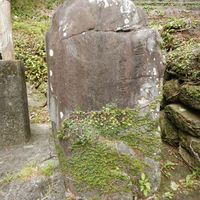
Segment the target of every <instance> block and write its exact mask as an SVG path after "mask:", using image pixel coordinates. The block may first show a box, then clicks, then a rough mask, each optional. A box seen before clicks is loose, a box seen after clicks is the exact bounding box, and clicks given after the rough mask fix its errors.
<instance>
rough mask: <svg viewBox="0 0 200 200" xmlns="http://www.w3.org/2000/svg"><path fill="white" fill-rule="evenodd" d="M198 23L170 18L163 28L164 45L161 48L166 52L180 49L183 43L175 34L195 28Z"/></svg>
mask: <svg viewBox="0 0 200 200" xmlns="http://www.w3.org/2000/svg"><path fill="white" fill-rule="evenodd" d="M196 26H197V21H195V20H193V21H191V22H189V21H188V20H186V19H185V18H170V19H169V20H168V21H167V23H166V24H165V25H164V26H163V27H162V30H161V36H162V39H163V43H162V45H161V47H162V48H163V49H165V50H166V51H170V50H174V49H176V48H178V47H179V46H180V45H181V43H182V41H181V40H180V39H178V38H176V37H175V33H176V32H178V31H182V30H188V29H191V28H195V27H196Z"/></svg>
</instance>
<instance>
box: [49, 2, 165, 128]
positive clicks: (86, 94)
mask: <svg viewBox="0 0 200 200" xmlns="http://www.w3.org/2000/svg"><path fill="white" fill-rule="evenodd" d="M146 24H147V20H146V16H145V14H144V12H143V11H141V10H140V9H138V8H136V7H135V5H134V4H133V3H132V2H131V1H129V0H124V1H119V0H84V1H83V0H75V1H69V2H67V1H66V2H65V3H64V4H63V5H62V6H61V7H60V8H59V9H58V10H57V12H56V13H55V15H54V17H53V20H52V27H51V29H50V31H49V32H48V33H47V37H46V43H47V52H48V56H47V61H48V67H49V109H50V114H51V120H52V122H53V123H54V125H55V127H57V128H58V127H59V126H60V124H61V122H62V121H63V120H64V118H65V117H66V116H67V115H68V114H69V113H70V112H71V111H73V110H74V109H77V108H78V109H82V110H85V111H90V110H98V109H100V108H101V107H102V106H104V105H106V104H111V103H115V104H116V105H118V106H119V107H131V108H133V107H135V106H138V105H140V106H141V107H146V106H147V105H148V104H149V103H150V102H152V101H153V100H154V99H155V98H156V97H157V96H158V94H159V84H160V79H161V77H162V74H163V64H162V56H161V54H160V51H159V49H158V47H157V45H158V40H159V35H158V34H157V32H156V31H154V30H151V29H149V28H148V27H147V25H146Z"/></svg>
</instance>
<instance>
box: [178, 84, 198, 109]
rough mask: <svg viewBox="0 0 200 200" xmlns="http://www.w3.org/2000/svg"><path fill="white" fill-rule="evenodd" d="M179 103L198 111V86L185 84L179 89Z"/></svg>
mask: <svg viewBox="0 0 200 200" xmlns="http://www.w3.org/2000/svg"><path fill="white" fill-rule="evenodd" d="M180 101H181V102H182V103H183V104H185V105H187V106H189V107H191V108H194V109H197V110H200V86H199V85H189V84H186V85H184V86H182V87H181V90H180Z"/></svg>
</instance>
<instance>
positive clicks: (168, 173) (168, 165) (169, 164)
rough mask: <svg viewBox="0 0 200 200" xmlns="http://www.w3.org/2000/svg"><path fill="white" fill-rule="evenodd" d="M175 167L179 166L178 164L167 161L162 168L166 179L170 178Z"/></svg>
mask: <svg viewBox="0 0 200 200" xmlns="http://www.w3.org/2000/svg"><path fill="white" fill-rule="evenodd" d="M175 166H177V164H176V163H174V162H171V161H167V162H166V163H165V164H164V165H163V167H162V172H163V173H164V175H165V176H166V177H168V178H170V176H171V171H172V170H174V169H175Z"/></svg>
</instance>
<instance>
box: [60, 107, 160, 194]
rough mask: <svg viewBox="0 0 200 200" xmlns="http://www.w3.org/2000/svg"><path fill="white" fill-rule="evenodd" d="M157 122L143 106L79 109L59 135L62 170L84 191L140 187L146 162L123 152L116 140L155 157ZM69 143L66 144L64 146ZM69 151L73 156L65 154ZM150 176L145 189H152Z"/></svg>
mask: <svg viewBox="0 0 200 200" xmlns="http://www.w3.org/2000/svg"><path fill="white" fill-rule="evenodd" d="M156 131H157V122H156V121H154V120H152V118H151V117H150V116H149V115H145V116H142V115H141V114H140V112H139V109H136V110H132V109H129V108H125V109H120V108H117V107H116V106H113V105H108V106H106V107H103V108H102V110H100V111H92V112H89V113H87V112H82V111H75V112H74V113H71V115H70V117H69V118H68V119H66V120H65V121H64V124H63V129H62V130H61V131H59V132H58V135H57V138H59V140H60V142H61V146H62V148H64V149H65V150H64V151H62V149H61V148H59V151H58V156H59V160H60V162H61V163H62V164H61V165H62V168H63V169H64V170H63V169H62V170H63V171H64V173H65V174H67V176H69V177H71V179H72V180H74V182H75V183H76V185H77V187H78V188H80V190H85V189H86V190H89V189H98V190H100V191H101V192H102V193H109V192H117V191H126V190H130V189H131V188H130V187H131V186H133V185H134V186H138V187H139V180H138V179H136V177H137V176H138V175H139V174H141V173H142V171H143V165H144V166H146V165H145V164H144V163H142V161H139V160H137V159H136V158H135V159H132V158H131V157H130V156H129V155H127V154H123V153H122V154H121V153H119V152H118V151H117V149H116V142H117V141H123V142H124V144H126V145H127V147H130V148H133V149H135V150H136V151H141V152H143V153H144V156H149V157H154V158H155V155H154V153H155V152H157V151H158V149H157V148H159V136H157V135H156ZM64 144H65V145H64ZM63 152H67V154H68V155H70V156H67V157H66V156H65V154H64V153H63ZM147 180H148V179H147V177H145V179H144V180H143V179H142V180H141V181H143V182H141V185H142V186H141V187H142V188H143V190H142V192H143V193H144V194H145V195H146V194H148V193H149V191H150V186H149V183H148V181H147Z"/></svg>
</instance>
